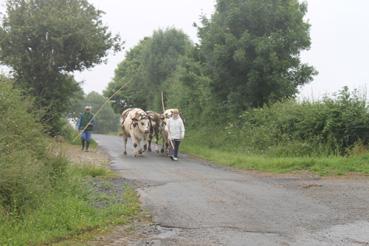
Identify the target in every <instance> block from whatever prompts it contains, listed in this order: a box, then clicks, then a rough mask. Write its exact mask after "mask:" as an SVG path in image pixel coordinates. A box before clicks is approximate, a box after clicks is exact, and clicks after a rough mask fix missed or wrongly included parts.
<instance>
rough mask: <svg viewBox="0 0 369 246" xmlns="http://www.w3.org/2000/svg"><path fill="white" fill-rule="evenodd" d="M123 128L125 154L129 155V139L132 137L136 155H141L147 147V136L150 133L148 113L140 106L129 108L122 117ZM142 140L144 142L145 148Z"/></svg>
mask: <svg viewBox="0 0 369 246" xmlns="http://www.w3.org/2000/svg"><path fill="white" fill-rule="evenodd" d="M120 123H121V127H122V130H123V143H124V154H125V155H127V139H128V138H131V140H132V144H133V153H134V156H135V157H136V156H138V155H141V154H142V153H143V152H144V151H146V149H147V138H148V136H149V133H150V122H149V117H148V116H147V113H146V112H145V111H143V110H142V109H139V108H128V109H126V110H124V111H123V113H122V115H121V118H120ZM141 142H143V143H144V147H143V149H142V148H141Z"/></svg>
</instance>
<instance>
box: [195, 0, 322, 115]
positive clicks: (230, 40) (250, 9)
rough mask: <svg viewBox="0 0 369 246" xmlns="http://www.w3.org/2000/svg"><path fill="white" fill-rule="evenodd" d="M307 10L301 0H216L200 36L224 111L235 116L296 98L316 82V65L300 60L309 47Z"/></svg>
mask: <svg viewBox="0 0 369 246" xmlns="http://www.w3.org/2000/svg"><path fill="white" fill-rule="evenodd" d="M306 10H307V8H306V4H305V3H299V1H298V0H217V5H216V11H215V13H214V14H213V16H212V17H211V19H210V20H208V19H206V18H205V17H203V19H202V26H201V27H199V37H200V39H201V45H200V52H201V55H202V57H203V59H204V63H205V64H206V67H207V71H208V73H209V75H210V77H211V79H212V83H211V85H210V86H211V89H212V92H213V93H214V95H215V97H216V98H217V101H218V105H219V107H218V108H219V109H220V110H222V111H224V110H226V111H228V112H232V114H233V115H234V114H237V113H238V112H239V111H243V110H245V109H248V108H250V107H260V106H262V105H263V104H266V103H270V102H274V101H278V100H281V99H283V98H288V97H293V96H294V95H295V94H296V93H297V90H298V86H300V85H303V84H305V83H307V82H309V81H311V79H312V76H313V75H315V74H316V72H315V70H314V68H313V67H311V66H309V65H307V64H303V63H301V61H300V58H299V54H300V51H301V50H304V49H308V48H309V47H310V36H309V24H308V23H306V22H305V21H304V20H303V17H304V15H305V13H306Z"/></svg>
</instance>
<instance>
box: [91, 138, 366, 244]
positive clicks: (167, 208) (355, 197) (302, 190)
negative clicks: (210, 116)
mask: <svg viewBox="0 0 369 246" xmlns="http://www.w3.org/2000/svg"><path fill="white" fill-rule="evenodd" d="M94 138H95V139H96V141H97V143H98V144H99V145H100V146H101V147H102V148H103V149H104V150H106V151H107V152H108V154H109V155H110V156H111V164H110V165H111V168H112V169H113V170H115V171H116V172H118V173H119V174H120V175H121V176H122V177H124V178H126V179H130V180H133V181H135V182H136V183H137V184H139V188H138V189H137V190H138V192H139V194H140V197H141V200H142V203H143V207H144V209H146V210H147V211H149V213H150V214H151V215H152V217H153V221H154V222H155V224H156V225H157V230H156V232H155V233H153V234H152V235H150V236H149V238H146V239H145V240H141V241H137V242H136V243H135V244H134V245H285V246H287V245H299V246H300V245H309V246H310V245H327V246H328V245H342V246H343V245H345V246H346V245H360V246H362V245H369V178H368V177H360V176H355V177H349V178H348V177H341V178H320V177H317V176H314V175H309V174H306V175H299V176H298V175H268V174H259V173H255V172H245V171H234V170H229V169H225V168H220V167H215V166H213V165H210V164H208V163H206V162H204V161H199V160H195V159H194V158H189V157H186V156H183V155H182V156H180V160H179V161H177V162H174V161H172V160H170V159H169V158H167V157H165V156H163V155H160V154H157V153H145V154H144V156H143V157H139V158H134V157H133V155H132V149H130V150H128V155H127V156H124V155H123V150H122V148H123V145H122V139H121V138H119V137H114V136H104V135H94ZM112 245H113V244H112Z"/></svg>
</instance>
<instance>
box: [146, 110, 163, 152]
mask: <svg viewBox="0 0 369 246" xmlns="http://www.w3.org/2000/svg"><path fill="white" fill-rule="evenodd" d="M146 113H147V115H148V116H149V119H150V134H149V139H148V151H151V142H152V140H153V138H154V137H155V143H156V145H158V144H159V135H161V132H162V127H161V116H160V114H159V113H156V112H154V111H146Z"/></svg>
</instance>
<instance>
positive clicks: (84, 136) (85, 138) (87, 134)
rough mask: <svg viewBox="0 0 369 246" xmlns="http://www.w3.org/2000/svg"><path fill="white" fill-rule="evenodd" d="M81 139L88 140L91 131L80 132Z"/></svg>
mask: <svg viewBox="0 0 369 246" xmlns="http://www.w3.org/2000/svg"><path fill="white" fill-rule="evenodd" d="M81 140H85V141H86V142H89V141H90V140H91V132H90V131H84V132H82V134H81Z"/></svg>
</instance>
